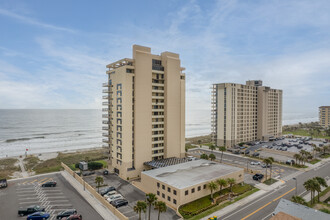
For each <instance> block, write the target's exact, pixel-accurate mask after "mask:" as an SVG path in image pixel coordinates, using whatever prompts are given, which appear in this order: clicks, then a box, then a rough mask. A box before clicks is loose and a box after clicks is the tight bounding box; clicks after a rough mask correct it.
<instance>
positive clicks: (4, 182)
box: [0, 179, 8, 188]
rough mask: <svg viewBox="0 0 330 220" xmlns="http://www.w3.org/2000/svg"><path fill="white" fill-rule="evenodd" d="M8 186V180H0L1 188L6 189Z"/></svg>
mask: <svg viewBox="0 0 330 220" xmlns="http://www.w3.org/2000/svg"><path fill="white" fill-rule="evenodd" d="M7 186H8V185H7V180H6V179H1V180H0V188H6V187H7Z"/></svg>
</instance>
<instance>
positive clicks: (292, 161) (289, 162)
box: [285, 160, 295, 165]
mask: <svg viewBox="0 0 330 220" xmlns="http://www.w3.org/2000/svg"><path fill="white" fill-rule="evenodd" d="M285 163H286V164H288V165H291V164H292V165H293V164H295V161H294V160H287V161H285Z"/></svg>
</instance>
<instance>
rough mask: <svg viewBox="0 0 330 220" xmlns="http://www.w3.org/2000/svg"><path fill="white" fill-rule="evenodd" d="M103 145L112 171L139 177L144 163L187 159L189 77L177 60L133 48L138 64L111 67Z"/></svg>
mask: <svg viewBox="0 0 330 220" xmlns="http://www.w3.org/2000/svg"><path fill="white" fill-rule="evenodd" d="M106 67H107V68H108V70H107V71H106V73H107V75H108V82H107V83H105V84H103V86H104V87H105V89H104V90H103V92H104V93H105V95H104V96H103V98H104V99H105V100H106V102H103V105H104V106H106V107H105V108H103V111H104V112H105V114H103V117H104V121H103V124H104V126H103V130H104V131H105V132H104V133H103V136H104V139H103V142H104V143H105V144H106V146H107V147H109V160H110V168H112V169H113V170H114V171H115V172H116V173H118V175H119V176H120V177H121V178H123V179H128V178H134V177H139V175H140V173H141V171H143V170H144V165H143V163H144V162H147V161H152V160H157V159H162V158H168V157H183V156H184V153H185V148H184V144H185V142H184V141H185V74H184V73H183V70H184V68H182V67H181V61H180V58H179V55H178V54H175V53H171V52H163V53H161V55H153V54H151V49H150V48H148V47H143V46H138V45H133V58H132V59H130V58H125V59H122V60H119V61H117V62H114V63H111V64H109V65H107V66H106Z"/></svg>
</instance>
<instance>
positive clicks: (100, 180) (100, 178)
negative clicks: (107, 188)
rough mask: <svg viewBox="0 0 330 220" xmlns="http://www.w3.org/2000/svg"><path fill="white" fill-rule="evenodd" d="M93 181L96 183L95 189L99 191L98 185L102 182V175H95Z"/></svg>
mask: <svg viewBox="0 0 330 220" xmlns="http://www.w3.org/2000/svg"><path fill="white" fill-rule="evenodd" d="M95 183H96V184H97V191H98V192H99V193H100V186H101V184H103V177H102V176H97V177H96V178H95Z"/></svg>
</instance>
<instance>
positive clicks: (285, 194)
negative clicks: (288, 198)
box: [241, 187, 296, 220]
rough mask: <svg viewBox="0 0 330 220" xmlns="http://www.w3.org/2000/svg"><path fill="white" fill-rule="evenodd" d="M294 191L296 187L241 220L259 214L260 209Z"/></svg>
mask: <svg viewBox="0 0 330 220" xmlns="http://www.w3.org/2000/svg"><path fill="white" fill-rule="evenodd" d="M295 189H296V187H294V188H292V189H290V190H289V191H287V192H286V193H283V194H282V195H281V196H279V197H277V198H276V199H273V201H270V202H268V203H267V204H266V205H264V206H262V207H260V208H259V209H257V210H255V211H254V212H252V213H250V214H248V215H247V216H245V217H244V218H242V219H241V220H245V219H247V218H248V217H250V216H252V215H254V214H255V213H257V212H259V211H260V210H261V209H263V208H265V207H266V206H268V205H270V204H271V203H272V202H275V201H276V200H278V199H280V198H282V197H283V196H285V195H287V194H288V193H290V192H292V191H293V190H295Z"/></svg>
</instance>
